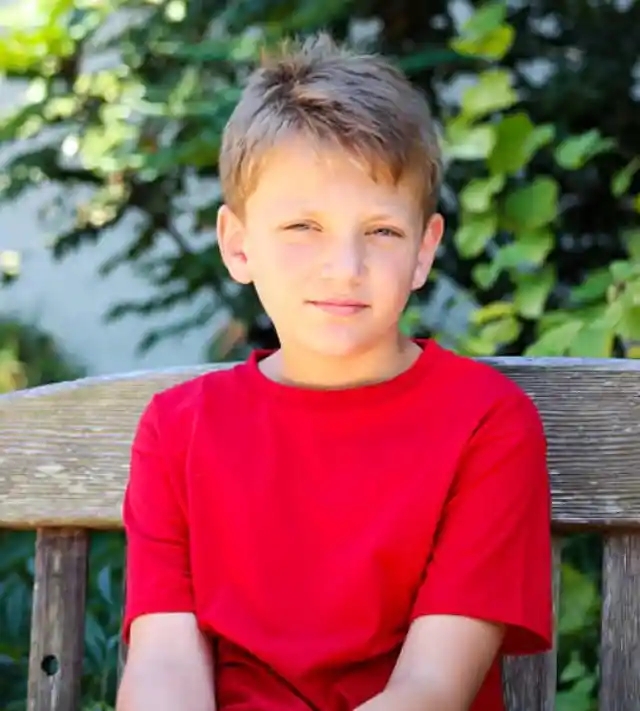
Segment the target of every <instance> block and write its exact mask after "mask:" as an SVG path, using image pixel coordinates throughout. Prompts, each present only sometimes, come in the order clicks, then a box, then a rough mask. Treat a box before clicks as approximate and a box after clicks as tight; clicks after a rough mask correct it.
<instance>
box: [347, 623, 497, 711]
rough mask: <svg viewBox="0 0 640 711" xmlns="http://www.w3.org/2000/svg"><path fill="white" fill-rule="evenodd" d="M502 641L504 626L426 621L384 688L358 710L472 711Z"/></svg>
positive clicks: (410, 637) (415, 629) (411, 635)
mask: <svg viewBox="0 0 640 711" xmlns="http://www.w3.org/2000/svg"><path fill="white" fill-rule="evenodd" d="M503 638H504V627H503V626H502V625H497V624H493V623H489V622H484V621H482V620H475V619H471V618H468V617H461V616H453V615H432V616H427V617H421V618H419V619H417V620H415V622H413V624H412V625H411V628H410V629H409V632H408V634H407V637H406V640H405V643H404V646H403V648H402V652H401V654H400V657H399V659H398V662H397V664H396V667H395V669H394V671H393V674H392V675H391V678H390V680H389V682H388V684H387V686H386V688H385V690H384V691H383V692H382V693H381V694H378V696H375V697H374V698H372V699H371V700H369V701H367V702H366V703H365V704H363V705H362V706H359V707H358V709H357V710H356V711H430V710H431V709H434V710H435V711H467V709H469V707H470V706H471V703H472V702H473V699H474V698H475V696H476V694H477V693H478V691H479V690H480V687H481V685H482V682H483V680H484V678H485V676H486V674H487V672H488V671H489V668H490V666H491V664H492V662H493V660H494V659H495V657H496V654H497V653H498V650H499V649H500V646H501V644H502V640H503Z"/></svg>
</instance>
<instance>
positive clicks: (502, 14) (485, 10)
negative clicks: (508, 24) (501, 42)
mask: <svg viewBox="0 0 640 711" xmlns="http://www.w3.org/2000/svg"><path fill="white" fill-rule="evenodd" d="M506 17H507V6H506V3H505V2H503V0H497V1H496V2H486V3H484V4H482V5H480V7H478V8H477V9H476V10H475V11H474V13H473V14H472V15H471V17H470V18H469V19H468V20H467V21H466V22H465V23H464V24H463V25H462V27H461V30H460V35H461V36H462V37H465V38H468V39H471V40H477V39H482V38H483V37H486V36H487V35H488V34H490V33H491V32H493V31H494V30H495V29H497V28H498V27H500V25H502V23H503V22H504V21H505V19H506Z"/></svg>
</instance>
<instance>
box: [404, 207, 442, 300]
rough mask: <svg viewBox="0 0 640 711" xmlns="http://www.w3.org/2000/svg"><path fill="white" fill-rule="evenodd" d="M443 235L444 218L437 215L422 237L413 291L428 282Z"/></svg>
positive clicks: (433, 217)
mask: <svg viewBox="0 0 640 711" xmlns="http://www.w3.org/2000/svg"><path fill="white" fill-rule="evenodd" d="M443 234H444V218H443V217H442V215H440V214H439V213H436V214H434V215H432V216H431V217H430V218H429V221H428V222H427V226H426V227H425V230H424V233H423V235H422V241H421V243H420V249H419V251H418V260H417V263H416V268H415V271H414V273H413V282H412V283H411V288H412V290H413V291H416V290H417V289H420V288H422V287H423V286H424V284H425V282H426V281H427V277H428V276H429V272H430V271H431V267H432V265H433V260H434V259H435V256H436V252H437V251H438V247H439V246H440V240H441V239H442V235H443Z"/></svg>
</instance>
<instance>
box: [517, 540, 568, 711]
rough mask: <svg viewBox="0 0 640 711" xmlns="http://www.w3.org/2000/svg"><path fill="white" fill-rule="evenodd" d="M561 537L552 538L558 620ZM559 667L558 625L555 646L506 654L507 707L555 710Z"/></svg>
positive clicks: (555, 605) (554, 606)
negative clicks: (524, 653)
mask: <svg viewBox="0 0 640 711" xmlns="http://www.w3.org/2000/svg"><path fill="white" fill-rule="evenodd" d="M561 547H562V540H561V539H560V538H558V537H554V540H553V560H552V562H551V564H552V565H553V591H554V596H553V608H554V619H556V620H557V617H558V610H559V603H560V592H561V591H560V562H561V556H560V553H561ZM557 669H558V638H557V626H556V634H555V639H554V648H553V649H552V650H551V651H549V652H546V653H544V654H536V655H529V656H521V657H507V658H505V660H504V665H503V688H504V695H505V704H506V707H507V711H554V709H555V700H556V685H557Z"/></svg>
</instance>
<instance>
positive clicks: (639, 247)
mask: <svg viewBox="0 0 640 711" xmlns="http://www.w3.org/2000/svg"><path fill="white" fill-rule="evenodd" d="M622 240H623V242H624V243H625V245H626V248H627V252H628V254H629V256H630V257H631V259H633V260H635V261H636V262H640V227H638V228H635V229H631V230H625V231H624V232H623V233H622Z"/></svg>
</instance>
